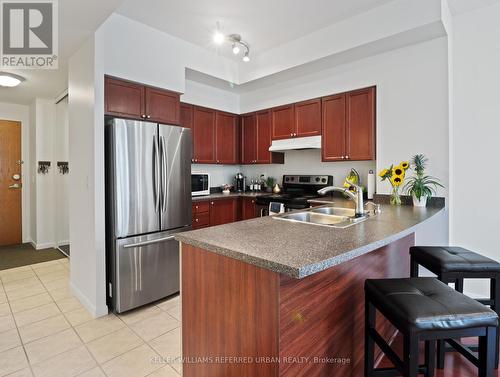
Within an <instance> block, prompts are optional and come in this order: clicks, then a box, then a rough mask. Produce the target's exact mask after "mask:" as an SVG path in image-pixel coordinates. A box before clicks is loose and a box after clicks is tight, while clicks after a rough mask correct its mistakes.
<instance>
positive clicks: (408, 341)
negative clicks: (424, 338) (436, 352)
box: [403, 334, 418, 377]
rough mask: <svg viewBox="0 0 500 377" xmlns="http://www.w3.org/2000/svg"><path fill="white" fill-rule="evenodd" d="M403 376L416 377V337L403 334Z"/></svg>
mask: <svg viewBox="0 0 500 377" xmlns="http://www.w3.org/2000/svg"><path fill="white" fill-rule="evenodd" d="M403 353H404V368H405V372H406V373H405V374H404V377H418V337H417V336H414V335H411V334H410V335H405V338H404V346H403Z"/></svg>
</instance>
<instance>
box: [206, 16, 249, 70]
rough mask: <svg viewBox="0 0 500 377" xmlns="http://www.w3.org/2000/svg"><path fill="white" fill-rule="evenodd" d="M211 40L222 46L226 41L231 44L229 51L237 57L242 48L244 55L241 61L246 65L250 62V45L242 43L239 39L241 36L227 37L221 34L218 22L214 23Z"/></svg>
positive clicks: (230, 35) (231, 35)
mask: <svg viewBox="0 0 500 377" xmlns="http://www.w3.org/2000/svg"><path fill="white" fill-rule="evenodd" d="M213 39H214V43H216V44H219V45H220V44H222V43H223V42H224V41H228V42H229V43H231V49H232V51H233V54H234V55H238V54H239V53H240V52H241V49H242V48H243V49H244V53H243V58H242V60H243V61H244V62H245V63H248V62H249V61H250V45H249V44H248V43H247V42H245V41H243V40H242V39H241V35H239V34H229V35H228V36H225V35H224V34H222V33H221V31H220V25H219V22H217V23H216V29H215V33H214V36H213Z"/></svg>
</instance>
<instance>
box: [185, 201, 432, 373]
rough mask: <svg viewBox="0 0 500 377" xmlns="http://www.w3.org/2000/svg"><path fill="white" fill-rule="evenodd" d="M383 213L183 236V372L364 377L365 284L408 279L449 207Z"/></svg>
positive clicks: (385, 328)
mask: <svg viewBox="0 0 500 377" xmlns="http://www.w3.org/2000/svg"><path fill="white" fill-rule="evenodd" d="M335 205H336V206H349V205H351V203H350V202H346V201H342V200H339V201H338V202H336V203H335ZM381 210H382V212H381V213H380V214H378V215H376V216H373V217H370V218H368V219H367V220H366V221H364V222H361V223H359V224H356V225H353V226H351V227H349V228H345V229H338V228H331V227H325V226H318V225H310V224H303V223H296V222H289V221H285V220H278V219H274V218H272V217H265V218H260V219H255V220H249V221H244V222H238V223H233V224H227V225H223V226H218V227H212V228H206V229H201V230H198V231H193V232H186V233H182V234H179V235H178V237H177V238H178V240H179V241H180V242H181V245H182V246H181V253H182V263H181V265H182V279H181V280H182V281H181V284H182V285H181V293H182V326H183V328H182V343H183V346H182V348H183V358H184V366H183V372H184V374H183V375H184V377H192V376H196V377H200V376H218V377H219V376H264V377H265V376H276V377H277V376H295V377H296V376H356V377H358V376H362V375H363V355H364V341H363V330H364V329H363V318H364V291H363V284H364V281H365V279H367V278H384V277H404V276H408V275H409V256H408V248H409V247H410V246H412V245H413V244H414V239H415V238H414V232H415V230H416V228H417V227H418V226H419V224H421V223H422V222H424V221H426V220H427V219H429V218H430V217H432V216H434V215H435V214H437V213H438V212H440V211H441V210H442V208H432V207H431V208H424V209H421V208H414V207H411V206H401V207H391V206H387V205H382V206H381ZM378 327H379V328H380V329H379V330H380V331H381V333H384V334H385V335H386V336H387V337H391V336H392V335H394V330H393V329H392V328H391V327H390V326H389V325H388V324H387V323H384V322H380V323H379V324H378Z"/></svg>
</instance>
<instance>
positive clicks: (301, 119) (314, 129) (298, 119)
mask: <svg viewBox="0 0 500 377" xmlns="http://www.w3.org/2000/svg"><path fill="white" fill-rule="evenodd" d="M294 132H295V136H296V137H307V136H317V135H321V99H320V98H317V99H312V100H309V101H304V102H299V103H296V104H295V131H294Z"/></svg>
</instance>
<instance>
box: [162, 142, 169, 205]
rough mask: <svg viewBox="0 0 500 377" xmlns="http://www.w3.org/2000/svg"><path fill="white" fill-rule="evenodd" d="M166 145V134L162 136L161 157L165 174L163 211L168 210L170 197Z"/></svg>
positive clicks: (163, 173)
mask: <svg viewBox="0 0 500 377" xmlns="http://www.w3.org/2000/svg"><path fill="white" fill-rule="evenodd" d="M166 149H167V148H166V146H165V136H161V159H162V161H161V162H162V175H163V177H162V178H163V188H162V192H163V195H162V196H163V203H162V210H161V211H162V212H165V211H166V210H167V198H168V180H167V164H168V160H167V150H166Z"/></svg>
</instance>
